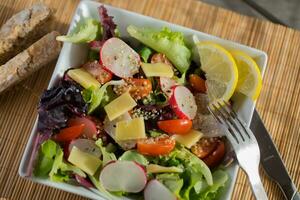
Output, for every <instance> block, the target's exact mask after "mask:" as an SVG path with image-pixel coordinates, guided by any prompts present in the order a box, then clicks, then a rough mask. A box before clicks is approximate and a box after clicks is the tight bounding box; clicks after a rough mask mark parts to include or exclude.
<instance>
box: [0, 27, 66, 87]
mask: <svg viewBox="0 0 300 200" xmlns="http://www.w3.org/2000/svg"><path fill="white" fill-rule="evenodd" d="M58 35H59V33H58V32H56V31H52V32H50V33H48V34H47V35H45V36H44V37H42V38H41V39H40V40H38V41H37V42H35V43H34V44H32V45H31V46H30V47H29V48H28V49H26V50H24V51H23V52H21V53H19V54H18V55H17V56H15V57H14V58H12V59H11V60H10V61H8V62H7V63H6V64H4V65H2V66H0V93H1V92H2V91H4V90H5V89H7V88H8V87H10V86H12V85H14V84H16V83H18V82H20V81H21V80H23V79H25V78H26V77H28V76H29V75H31V74H32V73H33V72H35V71H37V70H38V69H40V68H41V67H42V66H44V65H46V64H48V63H50V62H51V61H52V60H54V59H55V58H57V56H58V54H59V52H60V50H61V43H60V42H59V41H57V40H56V37H57V36H58Z"/></svg>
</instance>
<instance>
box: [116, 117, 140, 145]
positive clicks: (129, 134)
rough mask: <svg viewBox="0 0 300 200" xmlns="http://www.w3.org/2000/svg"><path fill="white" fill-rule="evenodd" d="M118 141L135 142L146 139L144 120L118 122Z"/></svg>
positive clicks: (135, 119)
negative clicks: (135, 140)
mask: <svg viewBox="0 0 300 200" xmlns="http://www.w3.org/2000/svg"><path fill="white" fill-rule="evenodd" d="M116 125H117V127H116V140H117V141H118V140H119V141H120V140H134V139H141V138H146V132H145V124H144V118H142V117H140V118H134V119H131V120H124V121H120V122H118V123H117V124H116Z"/></svg>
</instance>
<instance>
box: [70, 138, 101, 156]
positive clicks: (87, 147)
mask: <svg viewBox="0 0 300 200" xmlns="http://www.w3.org/2000/svg"><path fill="white" fill-rule="evenodd" d="M74 146H75V147H77V148H78V149H79V150H81V151H83V152H86V153H89V154H91V155H94V156H96V157H97V158H100V157H101V155H102V153H101V150H100V149H99V147H98V146H97V145H96V144H95V141H93V140H89V139H76V140H73V141H72V142H71V143H70V144H69V152H71V150H72V148H73V147H74Z"/></svg>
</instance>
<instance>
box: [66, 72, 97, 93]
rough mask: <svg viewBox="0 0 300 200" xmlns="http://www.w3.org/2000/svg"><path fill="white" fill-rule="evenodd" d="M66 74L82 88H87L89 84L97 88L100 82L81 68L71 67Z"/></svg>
mask: <svg viewBox="0 0 300 200" xmlns="http://www.w3.org/2000/svg"><path fill="white" fill-rule="evenodd" d="M67 74H68V76H69V77H70V78H71V79H73V80H74V81H75V82H77V83H79V84H80V85H81V86H82V87H84V88H89V87H91V86H93V87H95V88H98V87H100V86H101V84H100V83H99V82H98V81H97V80H96V79H95V78H94V77H93V76H92V75H91V74H90V73H88V72H87V71H86V70H85V69H83V68H77V69H71V70H69V71H68V72H67Z"/></svg>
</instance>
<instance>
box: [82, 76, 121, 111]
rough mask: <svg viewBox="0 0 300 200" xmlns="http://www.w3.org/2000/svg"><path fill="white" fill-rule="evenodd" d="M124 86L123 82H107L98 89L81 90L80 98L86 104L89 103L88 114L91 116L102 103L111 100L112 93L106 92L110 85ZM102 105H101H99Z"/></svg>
mask: <svg viewBox="0 0 300 200" xmlns="http://www.w3.org/2000/svg"><path fill="white" fill-rule="evenodd" d="M121 84H124V81H123V80H119V81H109V82H107V83H105V84H104V85H102V86H101V87H100V88H95V87H90V88H88V89H85V90H83V92H82V96H83V99H84V101H85V102H86V103H89V108H88V114H91V113H92V112H93V111H95V110H96V108H98V107H99V106H100V105H103V106H104V105H105V104H103V103H104V102H106V103H107V102H109V100H111V99H110V98H111V96H112V92H110V90H108V86H110V85H121ZM101 103H102V104H101Z"/></svg>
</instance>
